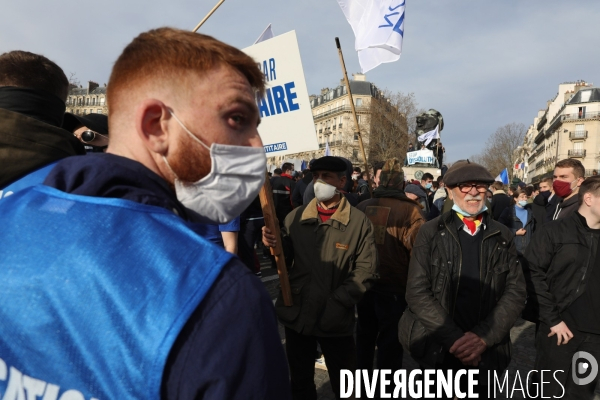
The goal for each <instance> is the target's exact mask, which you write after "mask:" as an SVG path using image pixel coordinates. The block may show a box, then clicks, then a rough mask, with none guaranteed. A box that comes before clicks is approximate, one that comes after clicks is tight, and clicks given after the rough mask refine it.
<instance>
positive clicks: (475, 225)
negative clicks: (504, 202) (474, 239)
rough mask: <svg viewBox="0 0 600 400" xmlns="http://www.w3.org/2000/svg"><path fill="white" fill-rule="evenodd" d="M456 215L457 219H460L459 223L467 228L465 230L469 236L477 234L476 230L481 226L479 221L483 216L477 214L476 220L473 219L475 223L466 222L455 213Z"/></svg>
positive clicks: (466, 220)
mask: <svg viewBox="0 0 600 400" xmlns="http://www.w3.org/2000/svg"><path fill="white" fill-rule="evenodd" d="M456 215H458V218H460V219H461V221H462V222H464V223H465V226H466V227H467V229H469V231H470V232H471V235H474V234H475V232H477V228H478V227H479V225H481V220H482V219H483V214H479V215H478V216H477V218H475V221H471V220H468V219H466V218H465V217H464V216H463V215H461V214H458V213H456Z"/></svg>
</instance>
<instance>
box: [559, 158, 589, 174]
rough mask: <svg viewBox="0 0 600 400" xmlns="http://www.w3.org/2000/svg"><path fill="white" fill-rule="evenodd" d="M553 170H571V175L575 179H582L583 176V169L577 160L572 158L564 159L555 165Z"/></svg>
mask: <svg viewBox="0 0 600 400" xmlns="http://www.w3.org/2000/svg"><path fill="white" fill-rule="evenodd" d="M554 168H573V175H575V178H583V177H584V176H585V168H583V164H582V163H581V161H579V160H575V159H574V158H565V159H564V160H560V161H559V162H557V163H556V165H555V166H554Z"/></svg>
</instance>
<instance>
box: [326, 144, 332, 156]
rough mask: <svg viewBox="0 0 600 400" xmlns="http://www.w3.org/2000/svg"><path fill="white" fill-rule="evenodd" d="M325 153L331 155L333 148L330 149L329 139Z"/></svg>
mask: <svg viewBox="0 0 600 400" xmlns="http://www.w3.org/2000/svg"><path fill="white" fill-rule="evenodd" d="M325 155H326V156H330V155H331V150H329V140H327V144H326V145H325Z"/></svg>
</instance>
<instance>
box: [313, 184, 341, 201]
mask: <svg viewBox="0 0 600 400" xmlns="http://www.w3.org/2000/svg"><path fill="white" fill-rule="evenodd" d="M336 192H337V188H336V187H335V186H332V185H330V184H329V183H325V182H323V181H322V180H321V179H318V180H317V181H316V182H315V197H316V198H317V200H318V201H327V200H330V199H331V198H332V197H333V196H335V193H336Z"/></svg>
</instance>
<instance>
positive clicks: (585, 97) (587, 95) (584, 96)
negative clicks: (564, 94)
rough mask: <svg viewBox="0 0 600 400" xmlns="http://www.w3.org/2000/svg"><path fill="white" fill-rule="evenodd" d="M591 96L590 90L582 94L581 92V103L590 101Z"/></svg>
mask: <svg viewBox="0 0 600 400" xmlns="http://www.w3.org/2000/svg"><path fill="white" fill-rule="evenodd" d="M591 94H592V91H591V90H584V91H583V92H581V102H582V103H587V102H588V101H590V96H591Z"/></svg>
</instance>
